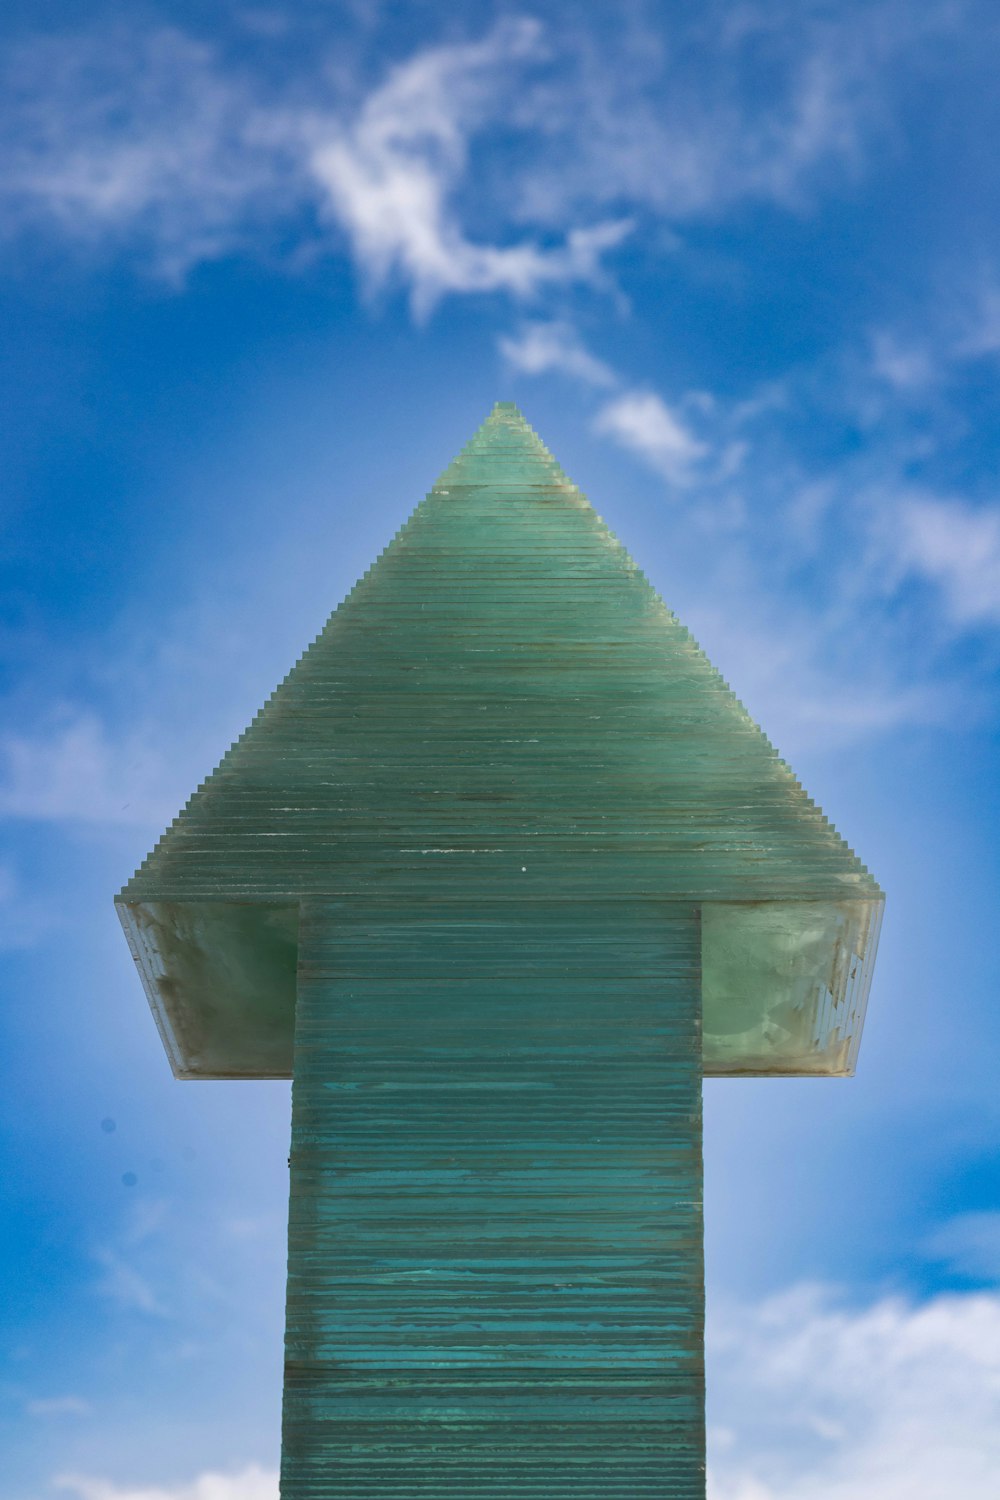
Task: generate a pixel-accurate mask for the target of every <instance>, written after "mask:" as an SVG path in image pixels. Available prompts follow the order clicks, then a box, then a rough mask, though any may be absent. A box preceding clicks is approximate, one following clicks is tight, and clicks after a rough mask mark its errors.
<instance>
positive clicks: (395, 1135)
mask: <svg viewBox="0 0 1000 1500" xmlns="http://www.w3.org/2000/svg"><path fill="white" fill-rule="evenodd" d="M299 954H300V959H299V962H300V982H299V999H298V1012H297V1018H296V1039H295V1080H294V1083H293V1085H292V1157H291V1169H292V1170H291V1209H290V1217H289V1235H288V1315H287V1333H286V1355H287V1363H286V1375H285V1402H284V1424H283V1436H282V1489H281V1492H282V1496H283V1497H284V1500H321V1497H322V1500H328V1497H329V1500H332V1497H334V1496H336V1497H337V1500H362V1497H364V1500H413V1497H418V1496H419V1497H428V1500H430V1497H434V1500H445V1497H447V1500H487V1497H489V1500H541V1497H544V1500H608V1497H622V1500H626V1497H627V1500H654V1497H655V1500H661V1497H663V1496H669V1497H670V1500H699V1497H702V1496H703V1495H704V1484H705V1472H704V1464H705V1453H704V1416H703V1412H704V1376H703V1355H702V1324H703V1284H704V1283H703V1271H702V1217H701V1057H700V1045H699V1035H698V1012H699V1000H698V992H699V976H698V955H699V939H698V915H697V911H696V909H695V908H694V907H692V906H691V905H687V906H683V905H681V904H680V903H671V904H663V903H660V902H652V901H637V902H629V903H627V904H624V903H620V902H614V901H610V902H603V903H597V902H593V901H569V902H567V901H553V900H530V901H516V900H511V901H507V902H503V903H497V902H487V903H476V902H475V901H474V900H472V899H468V900H466V901H463V902H461V903H454V902H446V903H441V904H438V903H437V902H435V901H433V900H431V901H427V902H420V901H417V900H411V901H409V902H407V903H405V904H404V905H403V906H402V907H399V906H397V905H396V904H395V903H391V904H386V905H384V906H382V905H378V904H375V905H369V904H366V903H362V902H358V901H355V900H353V899H351V900H344V901H338V902H332V903H327V902H320V901H311V900H310V901H306V902H303V907H302V917H301V926H300V936H299Z"/></svg>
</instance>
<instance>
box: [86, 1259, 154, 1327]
mask: <svg viewBox="0 0 1000 1500" xmlns="http://www.w3.org/2000/svg"><path fill="white" fill-rule="evenodd" d="M94 1258H95V1259H96V1261H97V1263H98V1265H100V1266H101V1267H102V1268H103V1271H104V1274H103V1276H102V1277H101V1278H100V1280H99V1281H98V1282H97V1285H96V1291H97V1292H98V1293H99V1294H100V1295H101V1296H102V1297H108V1298H110V1300H111V1301H112V1302H117V1303H118V1305H119V1306H120V1307H123V1308H125V1309H126V1310H127V1311H129V1312H141V1313H146V1314H148V1315H149V1316H150V1317H154V1318H166V1317H169V1316H170V1314H169V1311H168V1309H167V1308H166V1307H164V1305H163V1303H162V1302H161V1301H160V1299H159V1297H157V1295H156V1293H155V1292H154V1291H153V1288H152V1287H151V1286H150V1284H149V1282H148V1281H147V1280H146V1278H145V1277H144V1276H143V1275H141V1274H140V1272H138V1271H137V1270H136V1269H135V1267H134V1266H131V1265H129V1264H128V1262H127V1261H125V1260H123V1259H122V1257H121V1256H120V1255H118V1254H116V1252H115V1251H114V1250H108V1249H103V1250H98V1251H97V1252H96V1255H95V1257H94Z"/></svg>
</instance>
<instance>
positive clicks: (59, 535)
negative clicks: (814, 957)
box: [0, 0, 1000, 1500]
mask: <svg viewBox="0 0 1000 1500" xmlns="http://www.w3.org/2000/svg"><path fill="white" fill-rule="evenodd" d="M2 26H3V38H2V41H3V45H2V54H3V55H2V61H0V327H2V328H3V330H4V336H3V341H2V350H0V367H2V380H3V385H4V393H3V400H2V403H0V405H2V413H3V415H2V418H0V424H2V438H0V444H2V472H3V475H4V483H3V499H2V524H0V569H2V587H0V597H2V610H3V613H2V620H0V674H2V686H0V699H2V707H0V820H2V833H3V851H2V855H0V950H2V951H0V993H2V1008H0V1029H2V1037H0V1049H2V1054H0V1055H2V1057H3V1069H4V1074H3V1079H4V1081H3V1088H2V1089H0V1182H2V1184H3V1189H2V1193H3V1213H2V1223H0V1286H2V1288H3V1296H2V1298H0V1306H2V1311H0V1452H2V1453H3V1455H4V1456H3V1460H2V1469H3V1473H4V1476H5V1477H4V1479H3V1481H2V1493H3V1496H4V1500H59V1497H63V1500H275V1497H276V1495H277V1480H276V1466H277V1457H278V1439H279V1433H278V1422H279V1410H280V1385H281V1357H282V1356H281V1334H282V1320H283V1292H284V1232H285V1212H286V1192H287V1173H286V1155H287V1149H288V1132H289V1091H288V1088H287V1086H286V1085H281V1084H268V1083H256V1084H254V1083H233V1084H225V1083H188V1084H179V1083H175V1082H174V1081H173V1079H172V1078H171V1075H170V1070H169V1067H168V1065H167V1062H166V1059H165V1056H164V1055H163V1052H162V1049H161V1045H160V1042H159V1039H158V1036H157V1033H156V1030H155V1027H154V1025H153V1022H152V1020H151V1018H150V1015H149V1013H148V1010H147V1007H146V1003H145V1000H144V998H143V995H142V991H141V988H140V984H139V981H138V977H137V975H136V973H135V971H134V968H133V966H132V963H131V960H130V958H129V955H128V952H127V949H126V945H125V942H124V939H123V937H122V934H121V932H120V930H119V928H118V924H117V920H116V918H115V915H114V912H113V908H112V897H113V895H114V892H115V891H116V890H117V889H118V887H119V886H120V885H121V884H122V883H123V882H124V881H125V879H126V878H127V877H128V875H129V874H130V873H131V871H132V869H133V868H134V866H135V865H136V864H137V863H138V862H139V860H140V859H141V858H142V857H143V856H144V855H145V853H146V852H147V850H148V848H149V847H150V846H151V844H152V843H153V842H154V841H155V839H156V837H157V836H158V834H159V833H160V831H161V830H162V827H163V826H164V825H165V823H166V822H167V821H168V820H169V819H170V818H171V817H172V816H173V815H174V813H175V812H176V810H177V809H178V807H179V806H180V805H181V803H182V802H183V801H184V800H185V799H186V797H187V796H188V794H189V793H190V791H192V790H193V788H194V787H195V785H196V784H197V783H198V782H199V781H200V780H201V779H202V778H203V777H204V775H205V774H206V773H207V772H208V770H209V769H210V768H211V767H212V766H213V765H214V764H215V763H216V762H217V761H218V759H219V758H220V756H221V754H222V753H223V751H224V750H225V748H226V747H227V745H228V744H229V743H230V742H231V740H232V739H233V738H234V737H235V736H236V735H237V734H238V733H239V731H240V730H241V729H242V728H243V726H244V725H245V724H246V722H247V721H248V720H249V719H250V718H251V717H252V716H253V714H254V712H255V711H256V709H257V708H258V707H259V705H260V703H261V702H262V701H263V700H264V699H265V698H266V697H267V695H268V694H269V693H270V691H271V689H272V688H273V686H274V685H275V683H276V682H277V681H278V680H279V679H280V678H281V677H282V676H283V675H284V673H285V671H286V670H287V668H288V667H289V665H290V664H291V663H292V662H293V661H294V659H295V658H296V657H297V655H298V654H299V652H300V651H301V649H302V648H303V646H304V645H305V644H306V642H307V641H309V640H310V639H311V638H312V637H313V636H314V635H315V634H316V632H317V631H318V629H319V628H320V626H321V624H322V622H323V620H324V619H325V617H326V615H327V613H328V612H329V611H330V609H332V608H333V607H334V606H335V605H336V604H337V603H338V602H339V600H340V599H341V598H342V597H343V595H344V594H345V593H346V592H347V590H348V589H349V588H350V587H351V585H352V584H353V582H354V580H355V579H356V577H357V576H358V575H359V574H360V573H361V572H363V571H364V569H365V568H366V567H367V566H368V564H369V563H370V562H371V561H372V559H373V558H374V556H375V555H376V553H377V552H378V551H379V550H380V549H381V548H382V547H383V546H384V545H385V543H386V541H387V540H388V539H389V538H390V536H391V535H392V533H393V532H394V531H395V530H396V528H397V527H398V525H399V524H400V523H401V521H402V520H403V519H404V518H405V517H406V515H407V514H408V513H409V511H410V510H411V509H412V508H413V506H414V505H415V504H416V503H417V502H418V500H419V499H420V498H421V497H422V495H423V494H424V493H425V492H426V491H427V490H428V489H429V487H430V485H431V484H432V482H433V480H434V478H435V477H436V475H437V474H438V473H439V472H440V471H441V470H442V469H443V468H444V467H445V466H446V464H447V462H448V461H449V459H450V458H451V456H452V455H453V453H454V452H455V451H456V450H457V449H458V448H459V447H461V446H462V444H463V443H464V442H465V441H466V440H467V439H468V437H469V436H470V435H471V434H472V432H473V431H474V429H475V428H476V427H477V426H478V424H479V423H480V422H481V421H482V420H483V418H484V417H485V415H486V414H487V412H488V410H489V408H490V407H491V406H492V404H493V402H494V401H495V400H497V399H503V400H515V401H517V402H518V404H519V405H520V406H521V408H522V410H523V411H524V412H525V414H526V416H527V418H528V420H529V421H530V422H531V423H532V425H533V426H534V427H535V428H536V429H537V430H538V431H539V433H540V434H541V435H542V437H543V439H544V440H545V442H546V443H547V444H548V446H549V447H550V448H551V449H552V450H553V451H554V453H555V454H556V455H557V457H558V459H559V460H560V462H561V464H562V466H563V467H564V468H565V469H566V470H567V472H568V473H569V474H570V475H571V476H572V477H573V478H574V479H575V480H576V481H577V482H578V483H579V484H580V485H581V486H582V487H583V488H584V489H585V490H586V492H587V493H588V494H589V496H590V498H591V499H592V501H593V503H594V504H595V506H596V508H597V509H598V511H600V512H601V514H602V515H604V516H605V518H606V519H607V520H608V522H609V523H610V525H611V526H612V529H613V530H614V531H615V532H616V533H617V534H618V535H619V536H620V537H621V539H622V540H623V541H624V542H625V544H626V545H627V546H628V548H629V550H630V551H631V552H632V554H633V555H634V556H635V558H636V559H637V560H638V561H639V563H640V565H641V566H642V567H643V568H644V569H645V571H646V572H647V574H648V575H649V576H650V578H651V579H652V581H653V583H654V584H655V585H656V587H657V588H658V589H659V590H660V592H661V593H662V595H663V596H664V598H665V599H666V601H667V602H668V604H670V605H671V607H672V608H674V609H675V610H676V611H677V613H678V614H679V615H680V617H681V619H682V620H683V621H684V622H685V624H687V625H688V626H689V627H690V628H691V629H692V631H693V633H694V634H695V636H696V637H697V638H698V640H699V641H700V643H701V644H702V646H703V647H704V648H705V649H706V651H707V652H708V654H709V656H710V658H711V659H712V660H713V661H714V663H715V664H716V665H717V666H718V667H719V668H720V670H721V671H722V672H723V674H724V676H725V677H726V678H727V679H728V680H729V681H730V682H731V683H732V685H733V687H734V688H735V690H736V692H737V694H738V695H739V696H740V697H741V698H742V699H743V701H744V702H745V703H746V704H747V706H748V707H749V709H750V711H751V713H752V714H753V715H754V717H755V718H756V719H757V720H758V721H759V722H760V723H761V724H762V725H763V727H764V728H765V730H766V731H767V732H768V734H769V736H770V737H771V738H772V740H773V741H774V742H775V743H776V744H777V745H778V747H779V749H780V750H781V752H782V754H784V755H785V756H787V758H788V759H789V760H790V761H791V762H792V764H793V766H794V768H795V770H796V772H797V774H798V775H799V776H800V777H801V779H802V780H803V782H804V783H805V785H806V787H807V788H808V790H809V791H810V793H811V794H812V795H813V796H814V797H815V798H816V800H817V801H819V802H820V804H821V805H822V806H823V808H824V810H825V811H826V812H827V814H828V815H829V816H830V817H831V818H832V820H833V821H834V822H835V824H836V825H837V827H838V828H839V829H840V830H841V831H842V832H843V834H844V835H845V837H846V838H847V839H848V841H849V842H850V843H851V844H852V845H853V846H854V847H855V848H856V849H857V851H858V852H859V854H860V855H861V857H862V858H863V859H864V860H865V862H866V863H867V864H868V865H869V866H870V868H871V869H872V870H873V871H874V873H875V874H876V876H877V877H878V878H879V880H880V881H881V883H882V884H883V885H884V887H885V889H886V890H887V892H888V904H887V912H886V919H885V925H884V929H883V939H882V948H881V953H880V957H879V960H878V964H877V966H876V971H875V981H874V986H873V991H872V996H871V1003H870V1008H869V1017H868V1023H867V1028H866V1035H865V1039H864V1042H863V1045H862V1049H861V1059H860V1064H859V1069H858V1075H857V1077H856V1079H854V1080H853V1081H849V1082H843V1081H801V1082H797V1081H783V1080H777V1081H770V1082H769V1081H734V1080H715V1081H712V1082H710V1083H708V1084H707V1085H706V1089H705V1103H706V1145H705V1158H706V1161H705V1167H706V1214H707V1269H708V1299H709V1346H708V1347H709V1382H710V1385H709V1421H710V1487H711V1488H710V1493H711V1495H712V1497H713V1500H875V1497H876V1496H877V1497H878V1500H951V1497H953V1496H955V1495H961V1496H962V1497H963V1500H996V1495H997V1475H998V1473H1000V1285H998V1283H1000V1165H998V1155H997V1142H998V1139H1000V1095H998V1088H997V1074H998V1054H1000V1018H998V1007H997V992H998V974H997V968H998V963H997V927H998V915H997V913H998V895H1000V890H998V887H1000V870H998V856H997V848H998V814H1000V787H998V777H997V769H998V754H997V751H998V743H997V741H998V729H1000V723H998V700H997V692H996V682H997V669H998V664H1000V488H998V481H997V471H998V462H997V460H998V456H1000V421H998V396H997V374H998V365H1000V245H998V243H997V226H998V223H1000V171H998V166H997V151H996V142H997V140H998V139H1000V92H998V90H997V87H996V78H997V74H998V65H1000V17H998V14H997V11H996V7H995V6H993V5H991V4H989V3H984V4H978V3H975V0H921V3H920V4H919V5H913V4H898V3H892V0H889V3H883V0H864V3H858V4H854V3H851V0H841V3H835V0H830V3H824V4H820V3H810V0H795V3H791V0H788V3H786V0H766V3H761V4H759V5H758V4H754V3H746V4H744V3H739V0H728V3H715V0H699V3H697V4H685V3H680V0H678V3H673V4H670V5H657V4H653V3H649V4H646V3H633V0H615V3H613V4H611V3H608V4H602V3H591V4H589V5H587V6H586V7H583V6H580V5H578V4H569V3H566V4H560V3H558V0H545V3H538V4H530V5H525V6H524V7H523V8H512V7H511V6H509V5H506V4H501V3H491V0H480V3H478V4H476V5H475V6H471V5H464V4H453V5H444V4H441V3H436V4H422V3H419V0H409V3H396V4H379V3H367V0H354V3H343V4H336V3H332V0H296V3H295V4H294V5H292V4H286V5H282V4H275V5H272V4H267V3H261V4H259V5H253V4H244V5H238V4H235V3H232V4H227V3H218V0H217V3H214V4H212V3H205V0H199V3H198V4H195V3H193V0H191V3H188V0H175V3H172V4H171V3H164V4H161V5H159V6H156V5H152V4H142V3H140V4H136V5H132V6H129V7H127V8H123V7H121V6H117V5H114V6H113V5H110V4H106V3H102V0H87V3H86V4H79V3H72V0H66V3H62V4H47V3H45V0H32V3H30V4H29V3H27V0H8V3H7V5H6V7H5V12H4V20H3V22H2Z"/></svg>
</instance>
